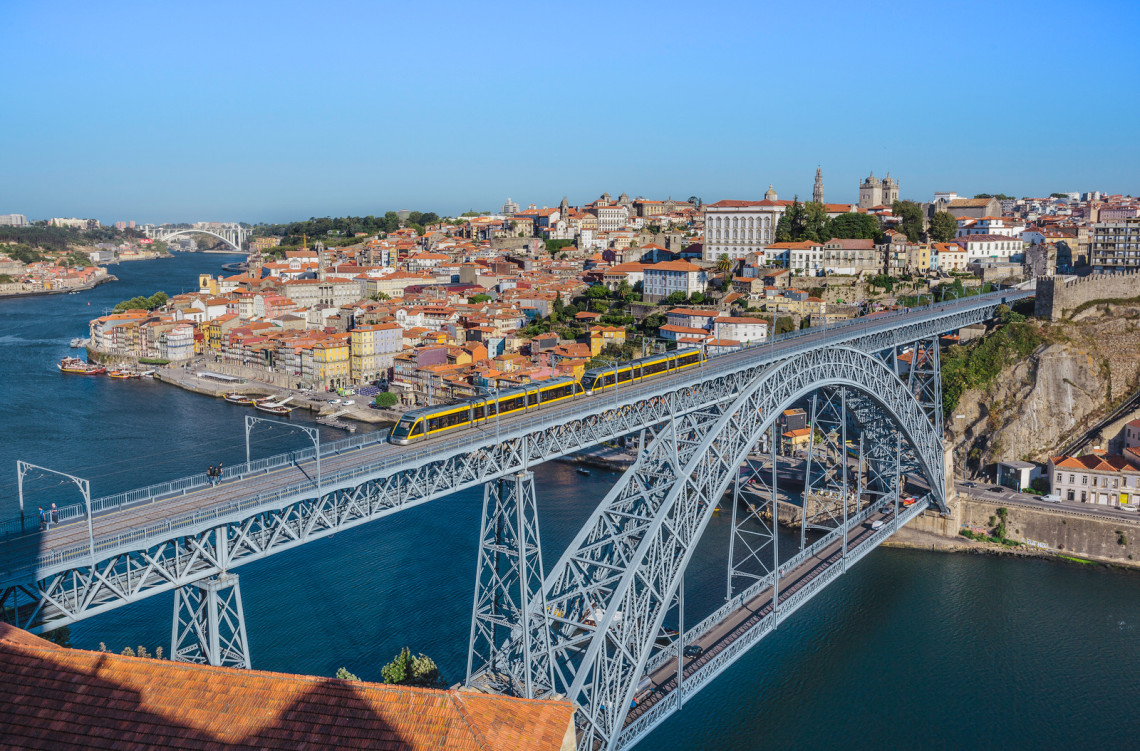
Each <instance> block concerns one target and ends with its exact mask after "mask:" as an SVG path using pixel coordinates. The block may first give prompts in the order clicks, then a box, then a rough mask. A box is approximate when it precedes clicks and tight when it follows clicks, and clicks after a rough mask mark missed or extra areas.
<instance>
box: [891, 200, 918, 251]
mask: <svg viewBox="0 0 1140 751" xmlns="http://www.w3.org/2000/svg"><path fill="white" fill-rule="evenodd" d="M891 213H892V214H894V215H895V216H897V217H899V218H900V219H901V221H900V222H899V231H900V232H902V233H903V234H904V235H906V239H907V240H910V241H911V242H912V243H915V242H918V241H919V240H921V239H922V207H921V206H919V205H918V204H917V203H915V202H914V201H895V202H894V203H893V204H891Z"/></svg>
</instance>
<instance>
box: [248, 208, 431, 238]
mask: <svg viewBox="0 0 1140 751" xmlns="http://www.w3.org/2000/svg"><path fill="white" fill-rule="evenodd" d="M438 221H439V216H438V215H437V214H436V213H435V212H432V211H428V212H426V213H423V212H419V211H413V212H411V213H410V214H408V219H407V223H408V224H413V225H417V226H423V225H427V224H435V223H437V222H438ZM401 224H403V223H402V222H401V221H400V217H399V216H398V215H397V214H396V212H395V211H389V212H386V213H385V214H384V215H383V216H372V215H371V214H369V215H368V216H341V217H333V218H330V217H327V216H326V217H320V218H317V217H312V218H310V219H307V220H306V221H303V222H290V223H288V224H256V225H254V226H253V234H254V235H257V236H269V235H272V236H279V237H282V238H283V240H282V245H299V244H300V243H301V240H302V238H303V237H308V238H309V240H310V241H311V240H312V238H314V237H322V238H323V237H329V236H330V235H329V233H330V232H333V233H337V232H339V233H340V234H341V235H343V236H345V237H346V238H348V239H349V241H350V242H351V238H352V236H353V235H355V234H356V233H357V232H366V233H368V234H369V235H376V234H381V233H385V234H386V233H388V232H395V231H396V230H398V229H399V228H400V226H401Z"/></svg>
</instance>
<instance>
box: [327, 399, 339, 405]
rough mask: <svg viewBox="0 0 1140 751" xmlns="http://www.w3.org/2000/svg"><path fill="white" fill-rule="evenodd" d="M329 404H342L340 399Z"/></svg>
mask: <svg viewBox="0 0 1140 751" xmlns="http://www.w3.org/2000/svg"><path fill="white" fill-rule="evenodd" d="M329 404H340V399H333V400H331V401H330V402H329Z"/></svg>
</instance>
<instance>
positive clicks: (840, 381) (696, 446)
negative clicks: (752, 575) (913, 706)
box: [532, 347, 945, 749]
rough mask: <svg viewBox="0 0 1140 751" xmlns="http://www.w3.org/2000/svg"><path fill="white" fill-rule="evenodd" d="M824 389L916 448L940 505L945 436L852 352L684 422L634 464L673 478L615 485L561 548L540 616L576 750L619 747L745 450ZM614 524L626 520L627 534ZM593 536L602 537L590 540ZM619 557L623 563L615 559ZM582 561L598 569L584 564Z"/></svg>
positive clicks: (803, 366)
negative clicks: (857, 399)
mask: <svg viewBox="0 0 1140 751" xmlns="http://www.w3.org/2000/svg"><path fill="white" fill-rule="evenodd" d="M828 387H846V388H849V389H851V390H853V391H856V392H860V393H862V394H864V395H865V396H867V397H869V398H870V399H871V400H873V401H874V402H875V403H876V404H877V405H878V406H879V409H880V410H882V411H883V412H884V413H885V414H886V416H887V417H888V419H889V420H890V422H891V423H892V424H893V425H894V426H895V427H896V429H898V430H900V431H901V433H902V434H903V436H904V439H905V441H906V442H907V443H908V444H909V445H910V446H911V447H912V449H913V451H914V454H915V455H916V456H917V458H918V462H919V465H920V469H921V471H922V473H923V475H924V476H925V477H926V479H927V481H928V482H929V483H930V486H931V488H932V489H933V491H934V495H935V497H937V498H938V499H939V501H941V500H942V499H943V498H944V494H945V491H944V477H943V464H942V445H941V437H940V436H938V435H937V433H936V432H935V427H934V426H933V425H932V424H931V422H930V420H929V419H928V417H927V415H926V414H925V413H924V411H923V409H922V406H921V405H920V404H919V403H918V401H916V400H915V397H914V394H913V390H912V389H909V388H908V387H907V384H906V383H904V382H903V380H902V379H900V378H899V377H898V375H896V374H895V373H894V372H893V371H892V370H891V369H890V368H889V367H888V366H887V365H886V364H885V363H884V362H882V361H881V360H880V359H878V358H876V357H875V356H874V355H871V354H868V353H865V352H861V351H859V350H855V349H852V348H848V347H832V348H826V349H820V350H815V351H811V352H807V353H804V354H801V355H798V356H795V357H792V358H788V359H786V360H783V361H781V362H780V363H778V364H775V365H774V366H773V367H772V368H770V369H768V370H767V371H766V372H765V373H764V374H763V375H762V376H761V377H760V378H758V379H756V380H755V381H754V382H753V383H752V384H751V385H750V386H749V387H748V388H746V389H745V390H743V391H742V392H740V393H739V394H738V395H737V396H736V397H735V398H733V399H731V400H726V402H725V403H724V405H723V407H722V409H721V410H719V413H718V414H715V415H713V414H708V417H709V418H715V419H705V420H699V419H698V420H693V419H689V420H688V421H686V422H685V423H684V425H683V427H680V428H678V427H677V426H676V425H674V426H673V428H672V429H671V430H666V431H663V432H662V433H661V434H659V435H658V437H657V440H655V441H654V442H653V443H652V444H651V447H652V448H651V449H650V451H653V450H656V451H657V452H658V453H659V454H661V455H660V456H659V457H652V456H648V457H639V466H635V469H639V468H640V469H641V474H642V475H644V468H645V467H646V466H660V467H669V468H672V469H673V473H672V477H669V478H660V476H659V477H658V479H659V481H658V482H657V483H656V484H655V485H654V486H652V487H647V486H646V484H645V482H644V478H643V477H642V478H641V479H639V480H637V482H636V483H631V481H630V479H629V478H633V477H635V476H637V475H638V473H637V472H635V471H634V470H631V471H630V472H629V473H627V476H626V477H623V481H622V483H620V484H624V486H625V487H624V489H615V490H616V491H617V492H611V494H610V496H607V499H606V500H607V502H603V504H602V506H601V507H599V509H598V510H597V511H595V514H594V515H593V517H592V518H591V519H590V520H589V521H588V522H587V523H586V525H585V527H584V530H583V531H584V532H586V533H587V534H585V535H583V534H581V533H580V535H579V537H578V538H577V539H576V540H575V545H576V546H577V549H571V550H568V551H567V553H566V554H564V555H563V557H562V558H561V559H560V560H559V562H558V564H557V565H556V567H555V568H554V569H553V570H552V571H551V574H550V576H549V577H548V578H547V584H546V590H547V597H546V602H547V605H546V607H547V612H546V613H545V614H544V618H543V619H540V620H545V628H546V629H547V634H543V636H546V635H549V638H550V643H551V647H550V650H551V651H550V663H551V665H552V666H553V667H554V671H553V672H554V677H555V684H556V685H555V686H554V687H553V689H554V691H556V692H562V693H565V694H566V695H567V697H568V698H569V699H570V700H571V701H574V702H575V703H577V704H578V706H579V708H580V709H579V711H580V715H579V719H580V723H581V724H580V728H581V734H580V737H579V747H580V748H583V749H587V748H589V749H592V748H595V747H597V744H600V745H601V747H604V748H613V747H614V746H615V744H616V743H617V741H618V739H619V737H620V735H621V730H622V727H623V724H624V719H625V716H626V714H627V712H628V707H629V706H630V702H631V700H632V698H633V695H634V693H635V688H636V686H637V682H638V680H640V678H641V677H642V672H643V670H644V667H645V663H646V661H647V659H648V658H649V656H650V653H651V651H652V648H653V645H654V641H655V637H656V635H657V633H658V631H659V629H660V628H661V625H662V622H663V619H664V617H665V614H666V611H667V610H668V608H669V605H670V603H671V602H672V600H673V598H674V596H675V594H676V592H677V586H678V582H679V579H680V575H681V574H682V573H683V571H684V570H685V568H686V567H687V566H688V562H689V559H690V557H691V554H692V551H693V549H694V547H695V545H696V542H697V541H698V540H699V539H700V536H701V534H702V533H703V531H704V529H705V527H706V525H707V524H708V520H709V519H710V518H711V516H712V511H713V509H714V508H715V506H716V501H717V500H718V499H719V498H720V497H721V496H722V495H723V494H724V492H725V491H726V489H727V487H728V484H729V482H730V480H731V478H732V477H733V476H734V473H735V472H736V470H737V468H738V467H739V466H740V463H741V462H742V461H743V460H744V459H745V458H746V456H747V453H748V451H749V450H750V448H751V447H752V446H753V445H754V444H755V442H756V441H758V440H759V438H760V436H761V435H762V434H763V432H764V431H765V430H767V429H768V428H769V427H770V426H771V425H772V424H773V422H774V421H775V419H776V418H777V416H778V415H779V414H780V411H781V410H782V409H784V408H786V407H787V406H789V405H790V404H792V403H793V402H795V401H796V400H797V399H799V398H801V397H803V396H804V395H806V394H808V393H811V392H812V391H816V390H818V389H821V388H828ZM680 417H681V416H678V418H680ZM686 417H690V418H691V417H692V416H691V415H690V416H686ZM635 485H636V487H634V486H635ZM631 487H634V491H633V492H632V493H631V492H628V491H629V489H630V488H631ZM639 493H640V494H641V498H642V500H646V501H650V502H647V503H643V504H641V505H640V506H639V508H640V509H641V510H642V513H640V514H635V513H631V504H630V500H631V498H633V497H634V496H637V495H638V494H639ZM652 501H656V502H652ZM619 519H626V520H631V522H632V523H631V524H630V525H629V527H628V528H623V527H622V525H621V523H618V522H616V521H615V520H619ZM596 530H605V533H603V534H592V533H591V531H596ZM615 550H617V551H620V553H621V554H620V555H617V556H615V555H614V551H615ZM584 560H592V561H593V562H594V563H596V564H597V565H595V566H594V567H590V566H585V565H582V564H583V561H584ZM606 569H608V570H606ZM615 569H616V570H615ZM602 607H604V608H605V611H604V615H602V616H601V617H600V618H599V617H598V612H599V611H600V609H601V608H602ZM552 613H558V614H559V617H558V618H554V617H553V615H552ZM571 613H576V614H577V616H576V618H574V617H571ZM583 613H589V615H590V620H591V621H593V624H594V625H593V626H591V624H590V623H583V622H582V621H583V620H585V618H584V616H583V615H582V614H583ZM619 613H620V614H621V615H620V616H619V615H618V614H619ZM575 621H577V622H575ZM540 627H542V626H540ZM584 635H588V641H587V639H586V638H584ZM532 643H541V642H539V641H538V640H537V639H532ZM568 679H569V680H568Z"/></svg>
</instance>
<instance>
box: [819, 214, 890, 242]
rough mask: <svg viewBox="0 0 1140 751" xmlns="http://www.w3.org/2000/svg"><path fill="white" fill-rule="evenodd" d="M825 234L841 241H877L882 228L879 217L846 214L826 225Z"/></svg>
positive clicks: (880, 235)
mask: <svg viewBox="0 0 1140 751" xmlns="http://www.w3.org/2000/svg"><path fill="white" fill-rule="evenodd" d="M827 234H828V235H829V237H828V238H827V239H829V240H830V239H831V238H832V237H835V238H839V239H841V240H876V241H877V240H878V239H879V238H880V237H882V234H883V228H882V223H881V222H880V221H879V217H877V216H874V215H873V214H858V213H853V212H848V213H846V214H840V215H839V216H837V217H835V218H834V219H832V220H831V221H830V222H828V223H827Z"/></svg>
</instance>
